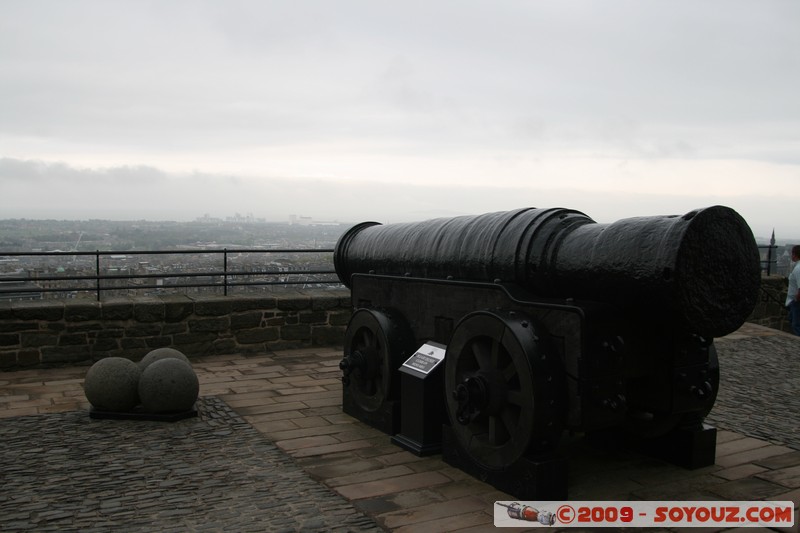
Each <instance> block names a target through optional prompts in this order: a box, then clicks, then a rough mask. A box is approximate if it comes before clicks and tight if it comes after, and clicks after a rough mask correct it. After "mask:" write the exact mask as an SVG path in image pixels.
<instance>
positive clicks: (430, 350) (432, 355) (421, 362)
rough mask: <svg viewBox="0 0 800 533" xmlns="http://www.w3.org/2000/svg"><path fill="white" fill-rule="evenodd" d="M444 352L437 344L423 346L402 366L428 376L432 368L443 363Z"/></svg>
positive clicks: (442, 347) (443, 348)
mask: <svg viewBox="0 0 800 533" xmlns="http://www.w3.org/2000/svg"><path fill="white" fill-rule="evenodd" d="M444 352H445V347H444V346H441V345H439V344H434V343H426V344H423V345H422V346H421V347H420V348H419V349H418V350H417V351H416V352H415V353H414V355H412V356H411V357H409V358H408V359H407V360H406V362H405V363H403V366H405V367H407V368H413V369H414V370H416V371H417V372H422V373H423V374H430V373H431V372H432V371H433V369H434V368H436V367H437V366H439V364H440V363H441V362H442V361H444Z"/></svg>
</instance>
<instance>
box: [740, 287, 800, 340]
mask: <svg viewBox="0 0 800 533" xmlns="http://www.w3.org/2000/svg"><path fill="white" fill-rule="evenodd" d="M788 289H789V280H788V279H786V278H785V277H783V276H762V277H761V292H760V294H759V299H758V303H757V304H756V308H755V309H754V310H753V312H752V313H751V314H750V317H749V318H748V319H747V321H748V322H752V323H754V324H759V325H761V326H767V327H769V328H773V329H779V330H782V331H788V332H790V333H791V331H790V330H789V320H788V316H787V314H786V308H785V307H784V302H786V291H787V290H788Z"/></svg>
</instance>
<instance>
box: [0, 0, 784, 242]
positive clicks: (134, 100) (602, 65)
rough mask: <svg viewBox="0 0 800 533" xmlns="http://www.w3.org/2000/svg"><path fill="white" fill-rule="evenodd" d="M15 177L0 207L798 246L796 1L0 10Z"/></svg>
mask: <svg viewBox="0 0 800 533" xmlns="http://www.w3.org/2000/svg"><path fill="white" fill-rule="evenodd" d="M0 187H2V190H1V192H2V194H1V195H0V218H111V219H153V220H190V219H193V218H196V217H199V216H202V215H203V214H206V213H207V214H209V215H212V216H219V217H225V216H230V215H233V214H234V213H236V212H239V213H241V214H248V213H252V214H253V215H254V216H256V217H261V218H266V219H268V220H277V221H282V220H288V216H289V215H290V214H298V215H305V216H311V217H313V218H315V219H318V220H332V219H337V220H340V221H346V222H358V221H362V220H378V221H382V222H392V221H400V220H419V219H424V218H430V217H435V216H450V215H457V214H478V213H484V212H489V211H498V210H508V209H514V208H518V207H524V206H535V207H570V208H575V209H578V210H581V211H583V212H584V213H586V214H587V215H589V216H590V217H592V218H594V219H595V220H597V221H599V222H610V221H613V220H617V219H619V218H625V217H629V216H639V215H655V214H681V213H684V212H687V211H689V210H691V209H693V208H696V207H704V206H709V205H714V204H723V205H728V206H731V207H733V208H734V209H736V210H738V211H739V212H740V213H741V214H742V215H743V216H744V217H745V219H746V220H747V221H748V222H749V223H750V225H751V227H752V228H753V230H754V233H755V234H756V235H757V236H768V235H769V233H770V232H771V231H772V228H773V227H774V228H775V231H776V234H777V236H778V237H779V238H781V237H789V236H800V207H799V206H800V2H798V1H797V0H751V1H738V0H717V1H714V0H708V1H698V0H630V1H624V0H596V1H592V0H586V1H571V0H557V1H556V0H553V1H541V0H540V1H537V0H524V1H522V0H519V1H517V0H485V1H478V0H473V1H470V0H452V1H436V0H426V1H415V0H403V1H402V2H400V1H397V2H388V1H376V0H369V1H352V0H337V1H328V0H326V1H322V0H320V1H302V0H292V1H288V0H287V1H280V2H278V1H266V0H252V1H237V0H225V1H221V0H215V1H210V0H187V1H179V0H171V1H161V0H159V1H143V0H135V1H133V0H131V1H128V0H116V1H113V2H109V1H100V0H97V1H76V0H70V1H63V0H2V2H0Z"/></svg>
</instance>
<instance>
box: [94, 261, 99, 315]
mask: <svg viewBox="0 0 800 533" xmlns="http://www.w3.org/2000/svg"><path fill="white" fill-rule="evenodd" d="M94 275H95V276H97V279H96V280H95V281H96V283H97V285H96V286H97V301H98V302H99V301H100V250H95V251H94Z"/></svg>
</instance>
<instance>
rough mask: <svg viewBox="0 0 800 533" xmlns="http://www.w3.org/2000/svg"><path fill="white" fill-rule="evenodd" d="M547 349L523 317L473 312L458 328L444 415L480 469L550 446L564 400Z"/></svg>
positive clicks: (553, 360) (449, 364) (447, 376)
mask: <svg viewBox="0 0 800 533" xmlns="http://www.w3.org/2000/svg"><path fill="white" fill-rule="evenodd" d="M547 345H548V343H547V341H546V339H545V338H544V331H543V330H542V329H541V328H540V327H538V326H536V325H535V324H534V322H533V321H532V320H531V319H530V318H529V317H528V316H527V315H525V314H523V313H515V312H513V311H498V312H491V311H477V312H475V313H472V314H470V315H467V316H466V317H465V318H464V319H463V320H462V321H461V322H460V323H459V324H458V326H456V329H455V331H454V333H453V336H452V338H451V340H450V343H449V345H448V347H447V353H446V356H445V393H446V397H447V412H448V416H449V418H450V421H451V424H452V429H453V433H454V435H455V437H456V440H457V441H458V443H459V444H460V446H461V447H462V448H463V449H464V451H465V453H466V454H467V455H468V456H469V457H470V458H471V459H472V460H473V461H474V462H476V463H477V464H479V465H480V466H482V467H483V468H487V469H494V470H499V469H504V468H506V467H508V466H510V465H512V464H513V463H514V462H515V461H516V460H518V459H520V458H521V457H523V456H524V455H526V454H529V453H535V452H543V451H549V450H552V449H553V448H554V447H555V445H556V443H557V441H558V437H559V436H560V434H561V431H562V429H563V422H564V420H563V409H564V405H565V402H564V398H566V394H565V388H564V375H563V372H562V370H561V367H560V362H559V360H558V358H557V357H556V356H555V353H553V352H550V351H549V350H548V346H547Z"/></svg>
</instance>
